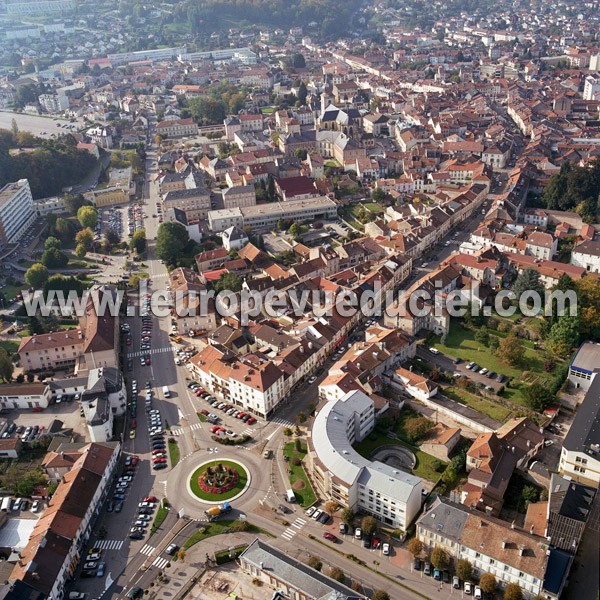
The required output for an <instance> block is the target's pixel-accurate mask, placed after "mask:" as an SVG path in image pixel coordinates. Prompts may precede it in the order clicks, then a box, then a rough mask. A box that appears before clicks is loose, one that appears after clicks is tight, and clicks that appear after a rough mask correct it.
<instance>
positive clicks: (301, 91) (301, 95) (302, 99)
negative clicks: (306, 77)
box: [298, 81, 308, 106]
mask: <svg viewBox="0 0 600 600" xmlns="http://www.w3.org/2000/svg"><path fill="white" fill-rule="evenodd" d="M307 96H308V90H307V89H306V84H305V83H304V81H303V82H302V83H300V85H299V87H298V104H299V105H300V106H304V105H305V104H306V98H307Z"/></svg>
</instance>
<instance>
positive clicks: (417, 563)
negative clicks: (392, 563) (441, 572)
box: [413, 558, 421, 571]
mask: <svg viewBox="0 0 600 600" xmlns="http://www.w3.org/2000/svg"><path fill="white" fill-rule="evenodd" d="M413 569H414V570H415V571H420V570H421V561H420V560H419V559H418V558H415V561H414V562H413Z"/></svg>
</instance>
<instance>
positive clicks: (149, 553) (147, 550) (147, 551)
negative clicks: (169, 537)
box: [140, 544, 156, 556]
mask: <svg viewBox="0 0 600 600" xmlns="http://www.w3.org/2000/svg"><path fill="white" fill-rule="evenodd" d="M155 550H156V548H155V547H154V546H151V545H150V544H146V545H145V546H143V547H142V549H141V550H140V552H141V553H142V554H145V555H146V556H152V554H154V551H155Z"/></svg>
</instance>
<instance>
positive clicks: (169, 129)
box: [156, 119, 198, 138]
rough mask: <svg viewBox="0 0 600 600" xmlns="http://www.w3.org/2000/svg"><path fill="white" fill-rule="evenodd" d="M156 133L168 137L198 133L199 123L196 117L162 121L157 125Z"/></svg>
mask: <svg viewBox="0 0 600 600" xmlns="http://www.w3.org/2000/svg"><path fill="white" fill-rule="evenodd" d="M156 133H157V134H158V135H161V136H163V137H167V138H175V137H185V136H188V135H198V125H196V123H195V121H194V119H177V120H174V121H162V122H161V123H159V124H158V125H157V126H156Z"/></svg>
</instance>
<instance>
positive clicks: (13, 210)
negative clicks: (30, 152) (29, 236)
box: [0, 179, 35, 249]
mask: <svg viewBox="0 0 600 600" xmlns="http://www.w3.org/2000/svg"><path fill="white" fill-rule="evenodd" d="M34 220H35V210H34V208H33V196H32V195H31V188H30V187H29V181H27V179H19V181H15V182H13V183H7V184H6V185H5V186H4V187H3V188H2V189H1V190H0V249H1V248H3V247H4V246H7V245H8V244H15V243H16V242H18V241H19V240H20V239H21V236H22V235H23V234H24V233H25V231H27V229H28V228H29V226H30V225H31V224H32V223H33V221H34Z"/></svg>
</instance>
